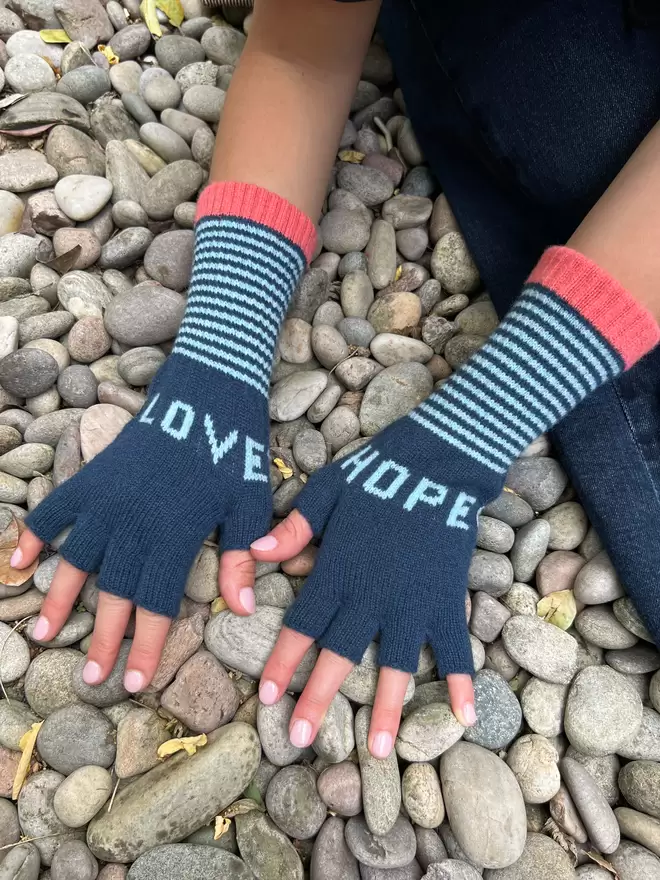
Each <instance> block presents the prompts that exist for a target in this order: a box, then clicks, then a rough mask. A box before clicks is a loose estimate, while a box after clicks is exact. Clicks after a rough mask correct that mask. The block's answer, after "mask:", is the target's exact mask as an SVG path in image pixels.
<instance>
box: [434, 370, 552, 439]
mask: <svg viewBox="0 0 660 880" xmlns="http://www.w3.org/2000/svg"><path fill="white" fill-rule="evenodd" d="M475 381H477V382H479V383H480V384H481V385H482V386H483V387H484V388H487V389H488V390H489V391H490V392H491V394H490V395H488V394H485V393H484V392H483V391H482V390H481V389H480V388H479V387H478V386H477V385H476V384H475ZM449 384H452V385H458V386H459V387H461V386H462V385H463V386H465V387H467V388H468V390H469V391H471V392H472V394H474V395H475V397H478V398H479V399H480V400H483V401H485V403H486V405H487V406H490V407H491V409H494V410H495V411H496V412H498V413H499V414H500V415H501V416H502V417H503V418H505V419H510V420H511V421H513V420H514V419H515V420H516V421H517V422H520V424H522V425H525V424H526V421H525V420H526V419H528V420H529V424H530V425H532V426H533V430H534V431H536V434H535V436H538V435H539V434H542V433H543V432H544V431H545V428H546V425H547V422H546V421H544V420H542V419H539V418H536V417H535V416H534V414H533V413H530V412H529V410H525V411H523V410H521V409H520V405H519V403H518V401H517V400H515V399H514V398H513V397H511V395H510V394H507V392H506V391H505V390H504V389H503V388H500V386H499V385H495V384H494V383H493V382H491V381H490V379H489V378H488V377H487V376H484V375H483V374H482V373H481V371H480V370H477V369H476V367H474V365H473V363H472V362H470V365H469V369H465V370H463V371H459V372H457V373H454V375H453V376H452V377H451V383H447V386H444V387H445V388H446V387H448V386H449ZM498 399H500V400H504V403H505V406H502V405H501V404H499V403H497V400H498ZM514 411H515V415H514ZM514 424H515V422H514Z"/></svg>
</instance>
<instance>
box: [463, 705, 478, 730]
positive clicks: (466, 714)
mask: <svg viewBox="0 0 660 880" xmlns="http://www.w3.org/2000/svg"><path fill="white" fill-rule="evenodd" d="M463 718H464V719H465V723H466V724H467V725H468V727H472V725H473V724H476V723H477V713H476V712H475V711H474V706H473V705H472V703H466V704H465V705H464V706H463Z"/></svg>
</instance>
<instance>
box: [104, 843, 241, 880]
mask: <svg viewBox="0 0 660 880" xmlns="http://www.w3.org/2000/svg"><path fill="white" fill-rule="evenodd" d="M183 877H186V878H190V880H203V878H206V877H231V880H252V878H253V875H252V874H251V873H250V871H249V870H248V869H247V868H246V866H245V865H244V864H243V862H242V861H241V860H240V859H239V858H238V857H237V856H235V855H234V854H233V853H231V852H226V851H225V850H223V849H218V848H217V847H215V846H201V845H197V844H191V843H170V844H165V845H164V846H156V847H154V848H153V849H150V850H149V851H148V852H146V853H144V855H141V856H140V857H139V858H138V859H136V861H135V862H134V863H133V865H132V866H131V870H130V872H129V874H128V880H180V878H183ZM99 880H102V878H101V875H99Z"/></svg>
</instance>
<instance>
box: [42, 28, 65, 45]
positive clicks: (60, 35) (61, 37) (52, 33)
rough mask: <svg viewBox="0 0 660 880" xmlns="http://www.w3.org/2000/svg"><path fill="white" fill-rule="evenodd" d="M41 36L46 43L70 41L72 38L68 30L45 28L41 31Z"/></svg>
mask: <svg viewBox="0 0 660 880" xmlns="http://www.w3.org/2000/svg"><path fill="white" fill-rule="evenodd" d="M39 36H40V37H41V39H42V40H43V41H44V43H70V42H71V38H70V37H69V35H68V34H67V32H66V31H62V30H45V31H39Z"/></svg>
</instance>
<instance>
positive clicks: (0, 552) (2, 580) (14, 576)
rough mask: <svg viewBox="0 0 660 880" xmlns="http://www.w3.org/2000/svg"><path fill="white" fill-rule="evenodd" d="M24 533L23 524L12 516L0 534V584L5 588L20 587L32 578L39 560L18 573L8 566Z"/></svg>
mask: <svg viewBox="0 0 660 880" xmlns="http://www.w3.org/2000/svg"><path fill="white" fill-rule="evenodd" d="M24 531H25V526H24V525H23V523H22V522H21V521H20V520H18V519H16V517H15V516H12V520H11V522H10V523H9V525H8V526H7V528H6V529H5V530H4V532H2V534H0V584H4V585H5V586H6V587H20V585H21V584H24V583H25V581H26V580H28V578H31V577H32V575H33V574H34V573H35V571H36V570H37V567H38V565H39V560H38V559H36V560H35V561H34V562H33V563H32V565H28V567H27V568H22V569H21V570H20V571H19V570H18V569H16V568H12V567H11V566H10V564H9V560H10V559H11V557H12V555H13V553H14V550H15V549H16V548H17V547H18V539H19V538H20V537H21V535H22V533H23V532H24Z"/></svg>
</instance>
